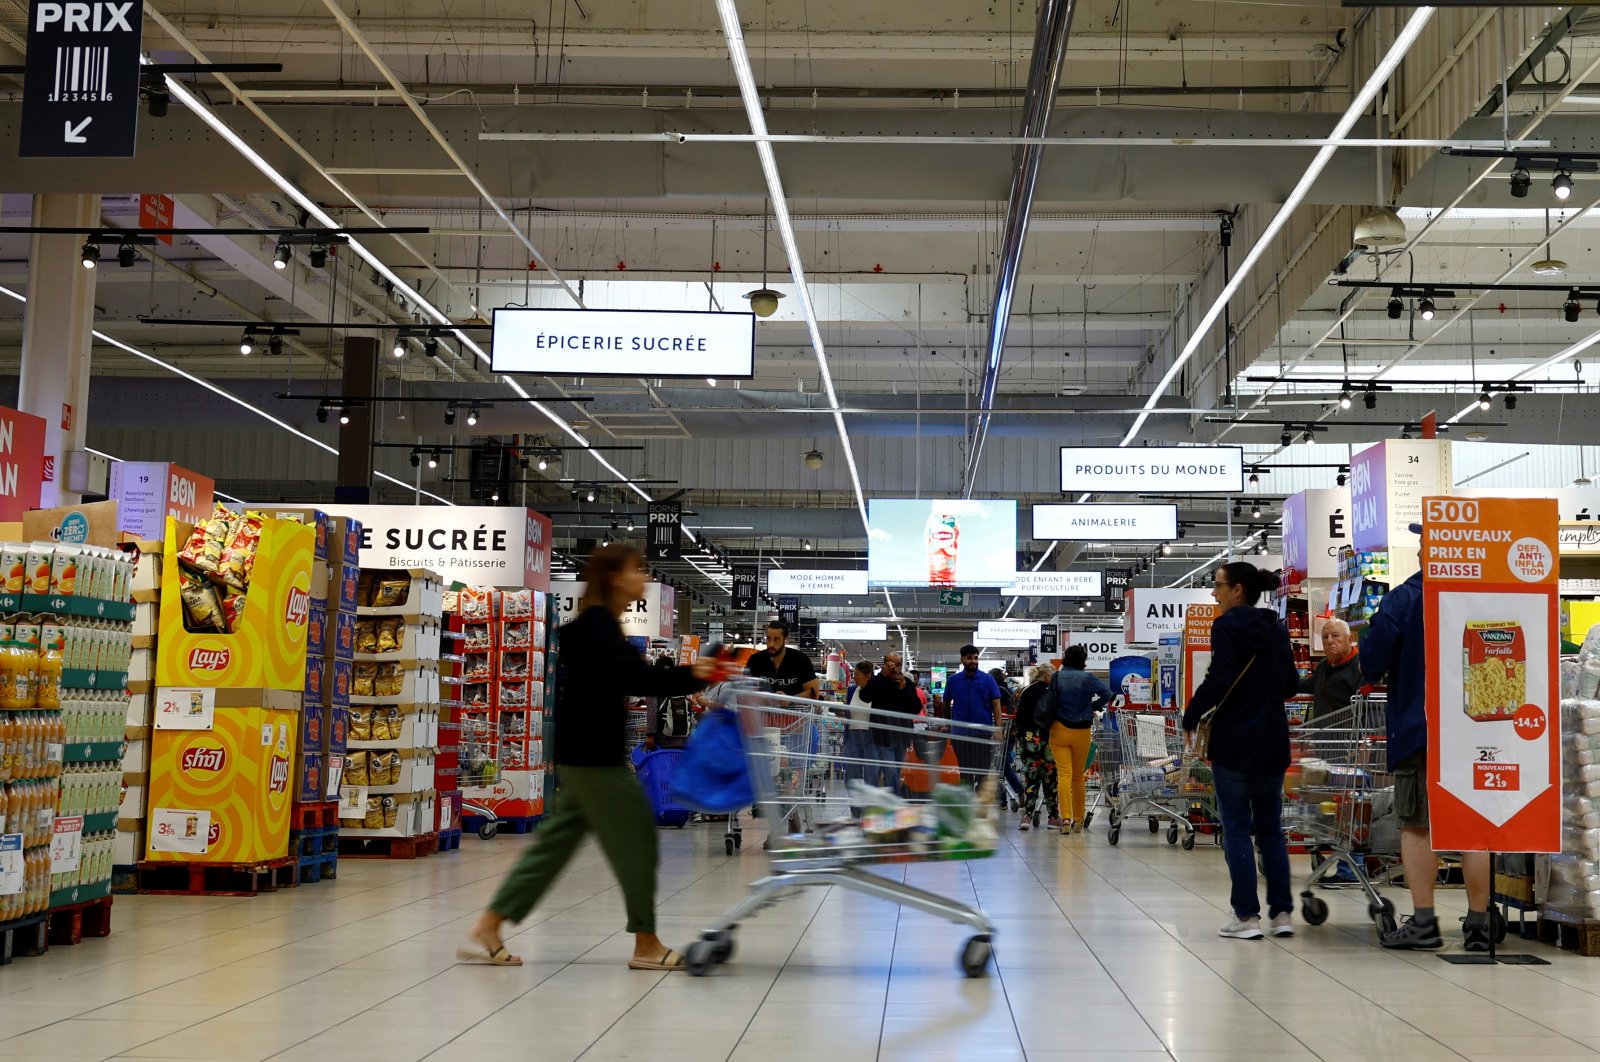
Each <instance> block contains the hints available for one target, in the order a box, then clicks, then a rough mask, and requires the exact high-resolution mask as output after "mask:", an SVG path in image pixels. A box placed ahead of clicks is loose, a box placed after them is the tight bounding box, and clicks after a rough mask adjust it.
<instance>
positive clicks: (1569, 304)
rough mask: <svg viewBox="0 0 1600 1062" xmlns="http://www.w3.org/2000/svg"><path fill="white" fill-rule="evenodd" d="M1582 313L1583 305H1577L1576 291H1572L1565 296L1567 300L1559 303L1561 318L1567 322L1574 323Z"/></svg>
mask: <svg viewBox="0 0 1600 1062" xmlns="http://www.w3.org/2000/svg"><path fill="white" fill-rule="evenodd" d="M1582 315H1583V307H1582V306H1581V305H1579V303H1578V293H1577V292H1576V291H1574V292H1572V293H1570V294H1569V295H1568V296H1567V301H1566V302H1564V303H1562V304H1561V318H1562V320H1564V321H1566V322H1567V324H1576V323H1577V322H1578V318H1579V317H1581V316H1582Z"/></svg>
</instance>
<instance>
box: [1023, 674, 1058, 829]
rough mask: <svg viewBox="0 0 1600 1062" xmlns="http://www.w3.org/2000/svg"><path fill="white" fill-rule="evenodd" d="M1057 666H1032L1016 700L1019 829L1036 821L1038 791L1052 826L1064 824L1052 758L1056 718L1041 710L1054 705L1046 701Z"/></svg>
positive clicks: (1052, 709)
mask: <svg viewBox="0 0 1600 1062" xmlns="http://www.w3.org/2000/svg"><path fill="white" fill-rule="evenodd" d="M1055 673H1056V671H1055V668H1053V667H1051V666H1050V665H1049V664H1040V665H1039V666H1038V667H1036V668H1034V669H1033V681H1032V682H1030V683H1029V684H1028V687H1027V688H1026V689H1024V690H1023V691H1022V694H1021V696H1019V697H1018V699H1017V758H1018V759H1019V760H1021V761H1022V785H1023V789H1022V822H1021V824H1019V825H1018V826H1017V829H1019V830H1026V829H1027V828H1028V827H1029V826H1030V825H1032V823H1033V816H1034V814H1035V813H1036V811H1037V809H1038V807H1039V793H1040V791H1041V790H1043V792H1044V807H1045V809H1046V813H1047V814H1048V815H1049V816H1050V827H1051V829H1054V828H1056V827H1057V826H1059V825H1061V820H1060V818H1058V817H1057V815H1056V765H1055V763H1054V762H1053V761H1052V760H1051V759H1050V736H1049V735H1050V724H1051V722H1053V721H1054V720H1053V719H1052V718H1050V716H1049V715H1045V714H1043V712H1042V710H1041V709H1042V708H1048V709H1049V710H1050V712H1051V713H1052V714H1053V713H1054V707H1053V705H1051V704H1048V703H1045V702H1046V701H1047V700H1048V698H1047V696H1046V695H1047V694H1048V692H1049V690H1050V680H1051V679H1052V678H1053V677H1054V676H1055Z"/></svg>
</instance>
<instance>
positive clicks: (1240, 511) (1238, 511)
mask: <svg viewBox="0 0 1600 1062" xmlns="http://www.w3.org/2000/svg"><path fill="white" fill-rule="evenodd" d="M1233 515H1235V516H1242V515H1244V506H1243V505H1240V504H1239V503H1238V502H1234V503H1233Z"/></svg>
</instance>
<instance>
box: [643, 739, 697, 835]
mask: <svg viewBox="0 0 1600 1062" xmlns="http://www.w3.org/2000/svg"><path fill="white" fill-rule="evenodd" d="M682 758H683V750H682V749H657V750H656V751H654V752H650V751H648V750H646V749H645V747H644V746H643V745H640V746H639V747H638V748H636V749H634V750H633V770H634V773H635V774H637V775H638V776H639V784H640V785H642V786H644V791H645V795H646V796H648V797H649V798H650V810H652V811H653V812H655V816H656V825H657V826H673V827H677V828H678V829H682V828H683V825H684V824H685V823H686V822H688V821H689V817H690V816H691V815H693V814H694V812H692V811H690V810H689V809H688V808H686V807H684V806H683V805H682V804H679V803H678V802H677V801H676V800H674V799H673V798H672V776H673V775H674V774H675V773H676V772H677V768H678V761H679V760H680V759H682Z"/></svg>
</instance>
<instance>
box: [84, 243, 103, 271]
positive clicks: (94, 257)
mask: <svg viewBox="0 0 1600 1062" xmlns="http://www.w3.org/2000/svg"><path fill="white" fill-rule="evenodd" d="M82 254H83V268H85V269H93V268H94V267H95V263H96V262H98V261H100V245H99V244H98V243H95V242H94V241H93V240H85V241H83V251H82Z"/></svg>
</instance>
